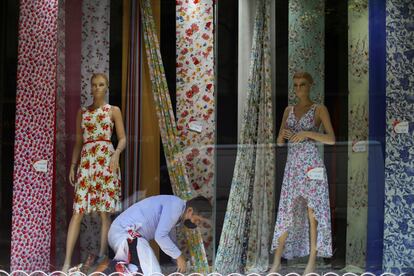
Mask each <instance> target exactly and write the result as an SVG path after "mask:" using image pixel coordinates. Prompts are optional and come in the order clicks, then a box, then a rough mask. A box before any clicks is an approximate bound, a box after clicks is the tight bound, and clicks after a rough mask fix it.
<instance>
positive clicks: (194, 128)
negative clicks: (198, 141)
mask: <svg viewBox="0 0 414 276" xmlns="http://www.w3.org/2000/svg"><path fill="white" fill-rule="evenodd" d="M188 128H189V129H190V130H192V131H195V132H198V133H201V131H202V130H203V125H202V124H201V123H199V122H195V121H194V122H190V123H189V124H188Z"/></svg>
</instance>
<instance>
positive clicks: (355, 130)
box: [346, 0, 369, 269]
mask: <svg viewBox="0 0 414 276" xmlns="http://www.w3.org/2000/svg"><path fill="white" fill-rule="evenodd" d="M368 18H369V16H368V0H363V1H360V0H351V1H348V87H349V96H348V118H349V120H348V140H349V141H351V142H352V144H351V145H350V146H349V147H348V196H347V199H348V203H347V205H348V209H347V230H346V264H347V265H352V266H357V267H359V268H361V269H363V268H364V267H365V256H366V251H367V250H366V246H367V221H368V150H367V148H368V146H367V144H366V141H368V134H369V133H368V130H369V126H368V111H369V99H368V97H369V75H368V68H369V60H368V49H369V39H368Z"/></svg>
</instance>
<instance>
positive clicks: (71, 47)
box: [56, 0, 82, 268]
mask: <svg viewBox="0 0 414 276" xmlns="http://www.w3.org/2000/svg"><path fill="white" fill-rule="evenodd" d="M81 1H82V0H71V1H66V2H65V118H64V120H65V131H66V137H67V140H66V145H65V146H66V168H67V170H66V174H65V175H66V180H65V184H64V185H63V186H64V187H65V188H66V205H65V206H64V205H61V204H59V202H57V203H56V208H62V209H63V208H64V209H65V210H66V215H67V217H66V218H67V219H66V222H65V226H64V227H65V228H66V230H65V231H64V233H63V235H64V243H65V246H64V248H63V250H65V249H66V234H67V227H68V225H69V222H70V218H71V214H72V212H73V196H74V188H73V187H72V185H70V183H69V179H68V175H69V168H70V165H71V162H72V160H71V158H72V152H73V146H74V144H75V140H76V116H74V114H76V112H77V111H78V109H79V103H80V93H81V92H80V90H81V89H80V87H81V72H80V68H81V41H82V35H81V32H82V26H81V20H71V19H72V18H81V16H82V2H81ZM58 112H59V111H58ZM57 166H61V164H59V163H57ZM73 255H74V256H73V261H74V262H79V246H78V245H77V246H76V247H75V249H74V252H73ZM59 258H60V257H59ZM61 258H64V256H62V257H61ZM56 265H58V268H60V267H61V266H60V265H59V263H57V264H56ZM61 265H63V259H62V263H61Z"/></svg>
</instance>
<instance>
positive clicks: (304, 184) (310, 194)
mask: <svg viewBox="0 0 414 276" xmlns="http://www.w3.org/2000/svg"><path fill="white" fill-rule="evenodd" d="M316 107H317V105H316V104H314V105H313V106H312V107H311V108H310V110H309V111H308V112H307V113H305V114H304V115H303V116H302V117H301V118H300V119H297V118H296V117H295V114H294V112H293V107H290V112H289V116H288V118H287V121H286V126H287V128H288V129H290V130H291V131H293V132H294V133H297V132H300V131H318V128H317V127H316V126H315V120H314V117H315V110H316ZM312 168H323V169H324V175H323V180H315V179H310V178H309V177H308V175H307V172H308V171H309V170H310V169H312ZM308 207H309V208H312V209H313V210H314V213H315V217H316V220H317V221H318V228H317V233H318V238H317V250H318V256H320V257H330V256H331V255H332V236H331V214H330V209H329V190H328V181H327V176H326V169H325V165H324V164H323V161H322V159H321V157H320V155H319V152H318V148H317V147H316V144H315V143H314V142H313V141H312V140H309V139H307V140H305V141H302V142H300V143H289V144H288V157H287V163H286V167H285V174H284V177H283V184H282V191H281V194H280V201H279V211H278V213H277V221H276V226H275V231H274V235H273V243H272V249H276V248H277V247H278V239H279V237H280V236H281V235H282V234H284V233H285V232H288V238H287V240H286V245H285V250H284V252H283V256H284V257H285V258H287V259H291V258H293V257H302V256H306V255H309V221H308V213H307V208H308Z"/></svg>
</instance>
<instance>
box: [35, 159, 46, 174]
mask: <svg viewBox="0 0 414 276" xmlns="http://www.w3.org/2000/svg"><path fill="white" fill-rule="evenodd" d="M33 168H34V169H35V171H37V172H47V160H39V161H36V162H35V163H34V164H33Z"/></svg>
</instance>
